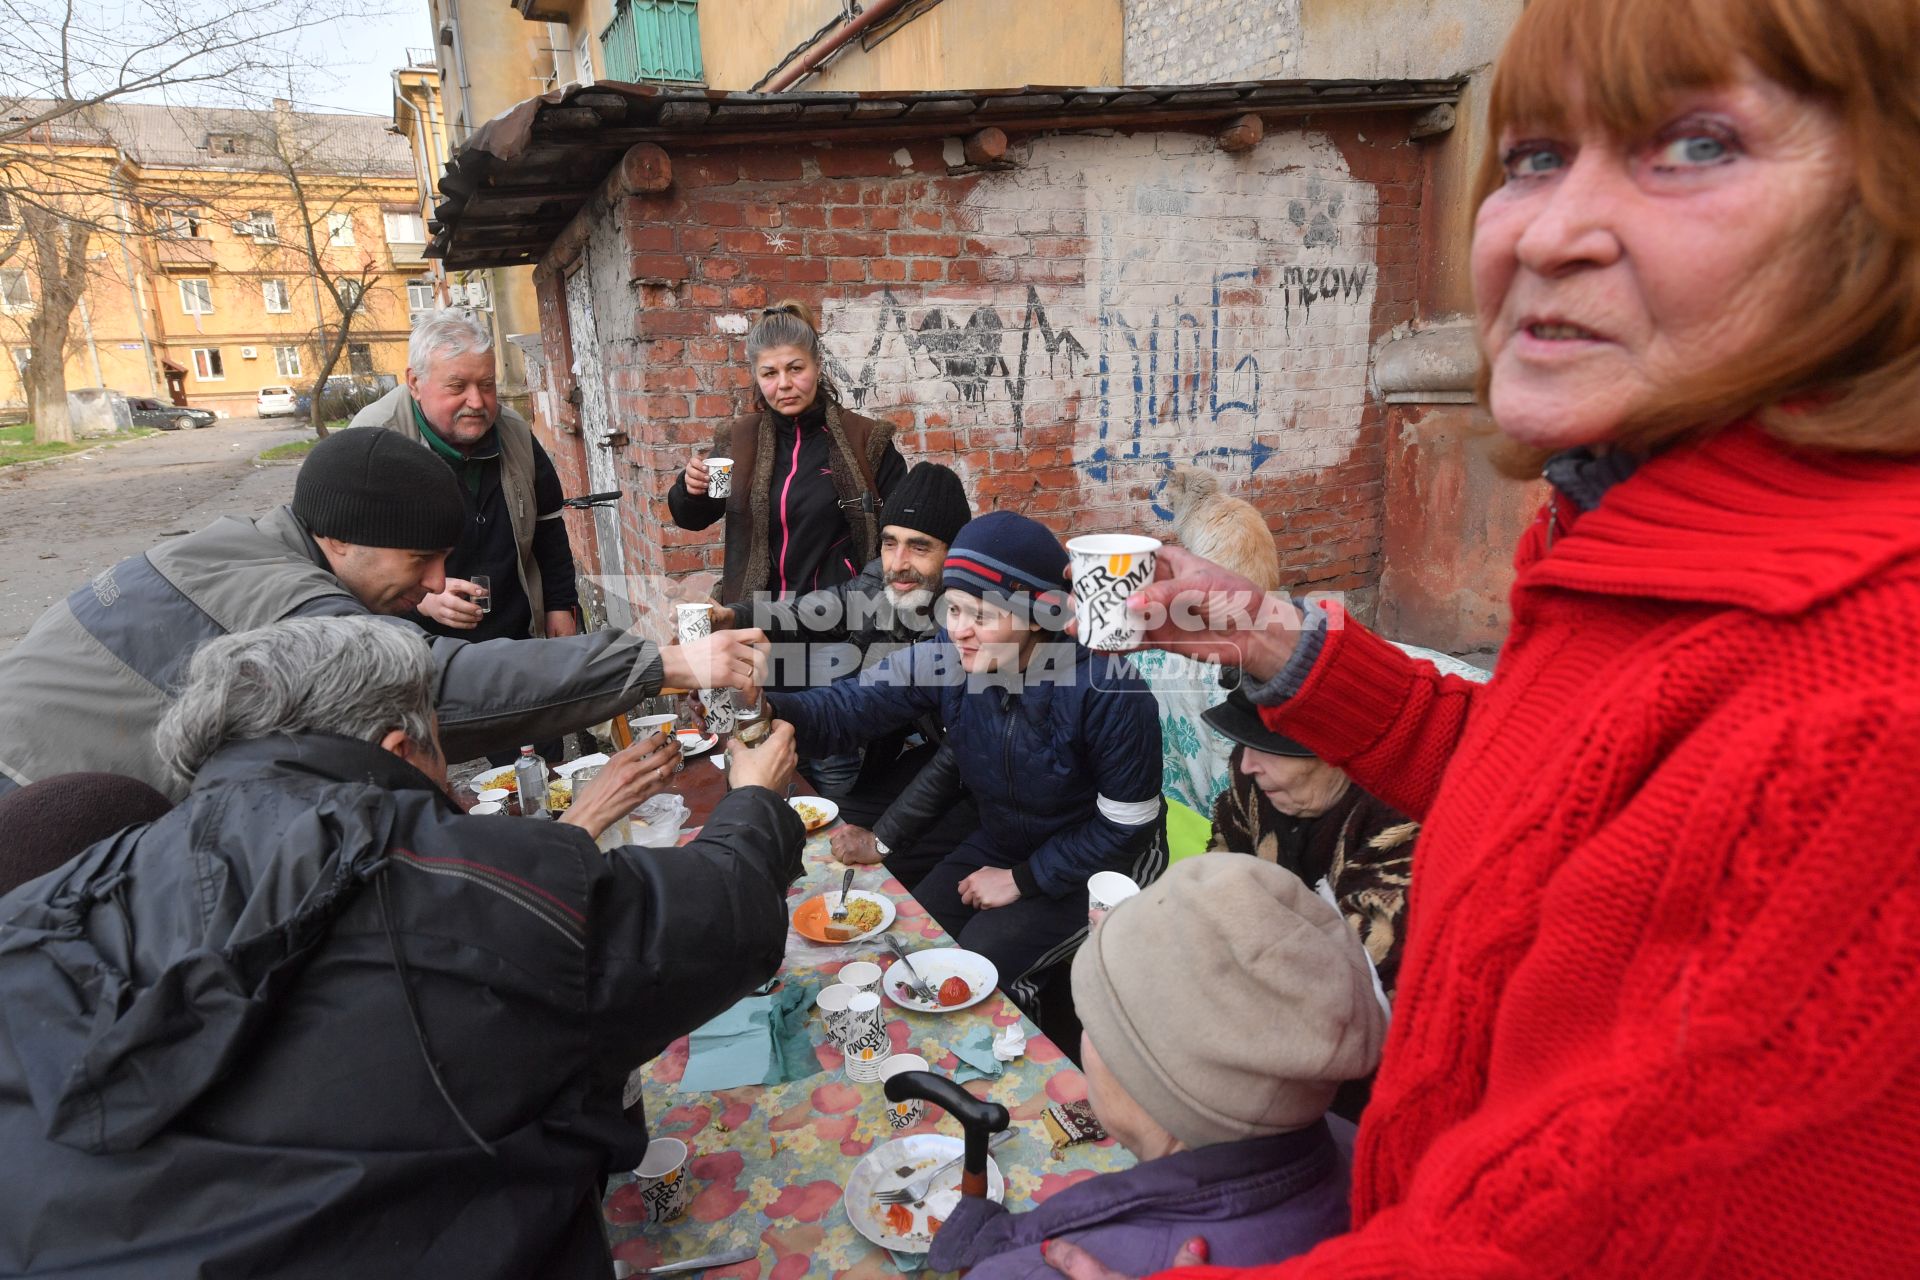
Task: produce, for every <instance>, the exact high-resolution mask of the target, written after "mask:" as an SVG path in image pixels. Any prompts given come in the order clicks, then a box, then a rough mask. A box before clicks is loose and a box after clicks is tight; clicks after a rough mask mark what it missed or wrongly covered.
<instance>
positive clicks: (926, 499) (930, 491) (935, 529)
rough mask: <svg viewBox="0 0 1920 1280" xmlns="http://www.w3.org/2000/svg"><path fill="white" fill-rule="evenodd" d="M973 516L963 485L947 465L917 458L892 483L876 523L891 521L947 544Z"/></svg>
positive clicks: (881, 524) (883, 526) (886, 523)
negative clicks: (911, 465)
mask: <svg viewBox="0 0 1920 1280" xmlns="http://www.w3.org/2000/svg"><path fill="white" fill-rule="evenodd" d="M972 518H973V509H972V508H971V507H970V506H969V505H968V504H967V490H966V486H965V485H963V484H961V483H960V477H959V476H957V475H955V474H954V473H953V470H952V469H951V468H949V467H943V466H941V465H940V464H939V463H937V462H917V463H915V464H914V467H913V470H911V471H909V472H907V475H906V479H904V480H902V481H901V482H900V483H899V484H897V485H895V486H894V489H893V492H892V493H890V494H888V495H887V501H886V505H885V506H883V507H881V508H880V527H881V528H885V527H886V526H888V525H890V524H893V525H899V526H900V527H901V528H902V529H912V530H915V531H916V532H919V533H924V534H926V535H927V536H928V537H929V538H936V539H938V540H939V541H941V542H944V543H947V544H948V545H949V546H951V545H952V543H953V535H954V534H956V533H959V532H960V526H962V525H964V524H965V523H966V522H967V521H969V520H971V519H972Z"/></svg>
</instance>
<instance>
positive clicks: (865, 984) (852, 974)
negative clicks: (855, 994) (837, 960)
mask: <svg viewBox="0 0 1920 1280" xmlns="http://www.w3.org/2000/svg"><path fill="white" fill-rule="evenodd" d="M838 976H839V979H840V981H841V983H842V984H843V985H845V986H849V987H852V988H854V989H855V990H856V991H867V992H871V993H872V994H874V995H876V996H877V995H879V994H880V978H881V976H882V975H881V970H880V966H879V965H877V964H874V963H872V962H871V961H867V960H855V961H853V962H852V963H850V964H843V965H841V966H840V973H839V975H838Z"/></svg>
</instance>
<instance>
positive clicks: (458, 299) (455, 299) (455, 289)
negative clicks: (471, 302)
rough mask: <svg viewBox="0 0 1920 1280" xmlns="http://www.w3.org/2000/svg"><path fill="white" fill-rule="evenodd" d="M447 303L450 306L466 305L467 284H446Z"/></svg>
mask: <svg viewBox="0 0 1920 1280" xmlns="http://www.w3.org/2000/svg"><path fill="white" fill-rule="evenodd" d="M447 305H448V306H450V307H464V306H466V305H467V286H465V285H463V284H450V285H448V286H447Z"/></svg>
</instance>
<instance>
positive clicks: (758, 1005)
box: [680, 982, 821, 1093]
mask: <svg viewBox="0 0 1920 1280" xmlns="http://www.w3.org/2000/svg"><path fill="white" fill-rule="evenodd" d="M813 996H814V988H812V987H811V986H809V985H807V984H806V983H799V982H788V983H787V984H786V985H784V986H783V987H781V989H780V990H778V991H776V992H774V993H773V994H772V995H765V996H748V997H747V998H746V999H744V1000H742V1001H740V1002H739V1003H738V1004H736V1005H734V1006H733V1007H732V1008H731V1009H728V1010H727V1011H726V1012H725V1013H723V1014H721V1015H720V1016H719V1017H717V1018H715V1019H713V1020H712V1021H711V1022H709V1023H707V1024H706V1025H705V1026H703V1027H700V1028H698V1029H696V1030H695V1031H694V1033H693V1035H692V1036H691V1037H690V1039H689V1044H688V1053H687V1069H686V1072H685V1073H684V1074H683V1075H682V1076H681V1077H680V1091H681V1092H682V1093H712V1092H715V1091H716V1090H720V1089H737V1088H739V1087H740V1086H742V1085H749V1084H781V1083H783V1082H785V1081H788V1080H804V1079H806V1078H807V1077H808V1076H812V1075H818V1074H819V1072H820V1069H821V1068H820V1061H819V1059H818V1058H817V1057H815V1056H814V1052H813V1038H812V1037H811V1036H810V1035H809V1034H808V1033H807V1010H809V1009H811V1008H812V1007H813Z"/></svg>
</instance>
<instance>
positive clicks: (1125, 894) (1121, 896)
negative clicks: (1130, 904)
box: [1087, 871, 1140, 921]
mask: <svg viewBox="0 0 1920 1280" xmlns="http://www.w3.org/2000/svg"><path fill="white" fill-rule="evenodd" d="M1138 892H1140V886H1139V885H1137V884H1135V883H1134V882H1133V881H1132V880H1131V879H1129V878H1128V877H1126V876H1123V875H1121V874H1120V873H1119V872H1118V871H1096V872H1094V873H1093V875H1092V876H1091V877H1089V878H1088V880H1087V919H1088V920H1089V921H1092V920H1096V919H1098V918H1099V917H1101V916H1103V915H1105V914H1106V913H1107V912H1109V911H1111V910H1113V909H1114V908H1115V907H1117V906H1119V905H1120V904H1121V903H1123V902H1125V901H1126V900H1127V899H1128V898H1131V897H1132V896H1133V895H1134V894H1136V893H1138Z"/></svg>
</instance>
